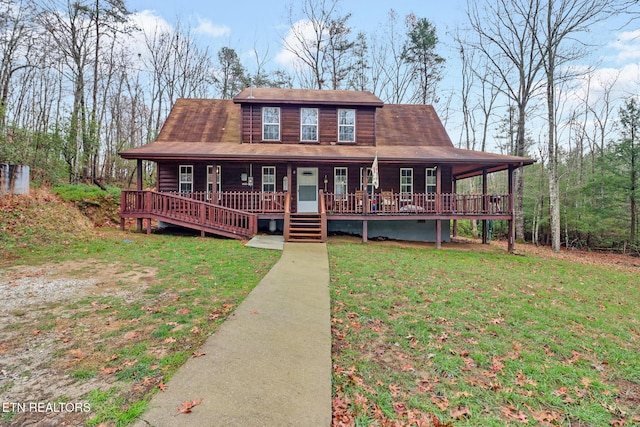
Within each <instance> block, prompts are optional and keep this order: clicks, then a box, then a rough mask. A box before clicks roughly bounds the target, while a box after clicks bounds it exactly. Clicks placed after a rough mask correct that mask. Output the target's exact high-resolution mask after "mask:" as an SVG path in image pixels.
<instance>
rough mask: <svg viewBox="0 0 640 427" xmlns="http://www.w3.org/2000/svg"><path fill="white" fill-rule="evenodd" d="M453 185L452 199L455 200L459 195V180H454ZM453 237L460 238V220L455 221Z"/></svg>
mask: <svg viewBox="0 0 640 427" xmlns="http://www.w3.org/2000/svg"><path fill="white" fill-rule="evenodd" d="M452 184H453V185H452V190H453V194H452V195H451V197H453V198H454V199H453V200H455V197H456V196H457V194H458V180H457V179H455V178H453V183H452ZM453 237H458V220H457V219H456V218H454V219H453Z"/></svg>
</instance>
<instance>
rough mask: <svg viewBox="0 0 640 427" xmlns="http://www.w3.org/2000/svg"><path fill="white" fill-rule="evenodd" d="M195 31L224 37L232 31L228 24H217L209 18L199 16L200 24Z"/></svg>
mask: <svg viewBox="0 0 640 427" xmlns="http://www.w3.org/2000/svg"><path fill="white" fill-rule="evenodd" d="M194 31H195V33H197V34H203V35H208V36H211V37H223V36H226V35H229V33H231V28H229V27H227V26H226V25H216V24H214V23H213V22H211V21H209V20H208V19H202V18H198V26H197V27H196V28H195V30H194Z"/></svg>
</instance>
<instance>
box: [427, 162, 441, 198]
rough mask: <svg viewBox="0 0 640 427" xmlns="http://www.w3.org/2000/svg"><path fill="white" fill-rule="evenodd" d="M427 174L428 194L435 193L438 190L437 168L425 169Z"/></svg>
mask: <svg viewBox="0 0 640 427" xmlns="http://www.w3.org/2000/svg"><path fill="white" fill-rule="evenodd" d="M425 176H426V182H425V188H426V189H427V194H434V193H435V192H436V185H437V184H438V182H437V180H438V177H437V175H436V168H427V169H426V170H425Z"/></svg>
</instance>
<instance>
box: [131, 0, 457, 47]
mask: <svg viewBox="0 0 640 427" xmlns="http://www.w3.org/2000/svg"><path fill="white" fill-rule="evenodd" d="M295 3H296V5H295V6H294V11H297V10H298V6H297V4H298V3H299V2H295ZM373 3H376V4H375V6H373ZM380 3H381V2H374V1H371V0H342V1H341V2H340V6H339V7H340V10H341V11H342V12H343V14H346V13H349V12H350V13H351V15H352V16H351V19H350V20H349V22H350V24H351V25H352V27H353V28H354V30H355V31H356V32H357V31H364V32H367V33H370V32H374V31H376V29H377V28H380V27H381V26H382V25H384V23H385V22H386V20H387V13H388V12H389V10H390V9H392V8H393V9H394V10H395V11H396V12H397V13H398V15H399V16H401V17H404V16H405V15H407V14H408V13H411V12H412V13H414V14H415V15H416V16H418V17H426V18H428V19H429V20H430V21H431V22H432V23H433V24H435V25H436V28H437V31H438V33H439V34H441V35H442V37H444V32H445V31H447V29H448V28H452V27H455V25H456V23H457V22H458V21H460V20H461V19H464V5H465V3H464V0H448V1H445V2H438V3H440V4H439V5H438V6H434V3H435V2H433V1H427V0H396V1H393V2H382V3H384V5H381V4H380ZM290 4H291V3H289V2H286V1H268V0H262V1H259V0H242V1H237V2H232V1H225V2H221V1H203V0H181V1H179V2H167V1H153V0H131V1H129V2H128V5H129V8H130V9H131V10H132V11H134V12H142V11H145V10H147V11H154V12H155V14H157V15H159V16H160V17H162V18H163V19H165V20H166V21H168V22H169V23H173V22H175V20H176V18H177V17H180V20H181V21H183V22H189V23H190V25H191V26H192V27H199V28H202V29H204V28H208V30H209V31H211V33H210V36H211V47H212V49H213V51H214V52H217V51H218V49H219V48H220V47H222V46H229V47H231V48H233V49H235V50H236V51H237V52H238V53H239V54H240V53H242V52H245V51H247V50H251V49H252V48H253V46H254V45H257V46H259V47H260V48H261V49H264V48H268V49H269V56H270V57H272V58H275V56H276V55H277V53H278V52H279V50H280V40H281V38H282V37H283V36H284V35H286V31H287V28H288V27H287V22H288V6H289V5H290Z"/></svg>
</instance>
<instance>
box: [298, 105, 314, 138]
mask: <svg viewBox="0 0 640 427" xmlns="http://www.w3.org/2000/svg"><path fill="white" fill-rule="evenodd" d="M300 140H301V141H313V142H316V141H318V109H317V108H301V109H300Z"/></svg>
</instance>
